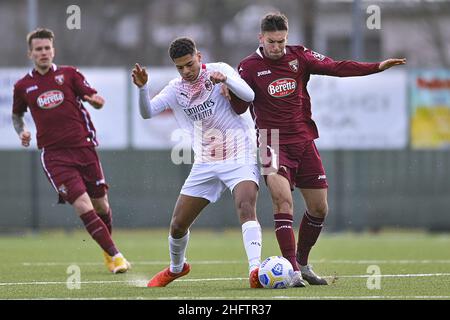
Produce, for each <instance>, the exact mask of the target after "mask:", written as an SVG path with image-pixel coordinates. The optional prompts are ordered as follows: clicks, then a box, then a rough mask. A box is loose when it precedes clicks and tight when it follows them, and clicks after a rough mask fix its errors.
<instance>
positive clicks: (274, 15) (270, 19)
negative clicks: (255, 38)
mask: <svg viewBox="0 0 450 320" xmlns="http://www.w3.org/2000/svg"><path fill="white" fill-rule="evenodd" d="M272 31H288V18H287V17H286V16H285V15H284V14H282V13H281V12H271V13H268V14H266V15H265V16H264V17H263V18H262V19H261V33H264V32H272Z"/></svg>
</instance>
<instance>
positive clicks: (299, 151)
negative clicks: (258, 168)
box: [263, 141, 328, 190]
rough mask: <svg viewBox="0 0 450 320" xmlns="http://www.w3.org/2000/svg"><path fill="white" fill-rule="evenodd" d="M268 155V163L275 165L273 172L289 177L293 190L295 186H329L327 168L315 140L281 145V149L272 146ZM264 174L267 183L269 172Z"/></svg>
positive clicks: (318, 187)
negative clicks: (323, 163) (324, 166)
mask: <svg viewBox="0 0 450 320" xmlns="http://www.w3.org/2000/svg"><path fill="white" fill-rule="evenodd" d="M277 151H278V152H277ZM267 156H268V158H269V161H268V162H267V161H266V163H270V165H271V166H273V171H272V172H273V173H275V172H276V173H278V174H279V175H281V176H283V177H285V178H286V179H288V181H289V184H290V187H291V190H294V187H297V188H304V189H326V188H328V183H327V177H326V175H325V169H324V168H323V165H322V160H321V159H320V154H319V151H318V150H317V148H316V144H315V143H314V141H307V142H302V143H297V144H284V145H280V146H279V150H276V149H275V148H273V147H271V148H270V149H269V148H268V153H267ZM266 159H267V158H266ZM263 172H264V169H263ZM266 172H269V171H266ZM263 176H264V180H265V181H266V183H267V174H264V173H263Z"/></svg>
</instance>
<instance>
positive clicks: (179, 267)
mask: <svg viewBox="0 0 450 320" xmlns="http://www.w3.org/2000/svg"><path fill="white" fill-rule="evenodd" d="M189 234H190V231H189V230H188V232H187V233H186V235H185V236H184V237H182V238H180V239H175V238H172V236H171V235H169V253H170V272H173V273H180V272H181V271H183V266H184V262H185V261H186V258H185V254H186V248H187V244H188V242H189Z"/></svg>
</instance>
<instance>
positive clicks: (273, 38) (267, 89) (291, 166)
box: [238, 13, 406, 287]
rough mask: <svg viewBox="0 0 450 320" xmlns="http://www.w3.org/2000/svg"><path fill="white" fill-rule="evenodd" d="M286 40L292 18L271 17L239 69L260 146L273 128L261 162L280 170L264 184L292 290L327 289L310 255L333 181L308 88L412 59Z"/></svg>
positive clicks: (266, 178) (321, 224)
mask: <svg viewBox="0 0 450 320" xmlns="http://www.w3.org/2000/svg"><path fill="white" fill-rule="evenodd" d="M287 37H288V19H287V18H286V16H285V15H283V14H281V13H270V14H267V15H266V16H265V17H264V18H263V19H262V20H261V34H260V35H259V40H260V46H259V48H258V49H257V50H256V52H255V53H253V54H252V55H250V56H248V57H246V58H245V59H244V60H242V61H241V62H240V64H239V66H238V71H239V74H240V75H241V77H242V78H243V79H244V80H245V81H246V82H247V83H248V84H249V85H250V87H251V88H252V89H253V91H254V92H255V99H254V101H253V105H252V114H253V116H254V119H255V122H256V126H257V128H258V130H259V134H260V141H261V138H262V136H261V134H262V133H263V132H265V131H266V130H267V154H265V151H266V148H265V147H264V148H262V145H260V152H261V158H262V162H263V164H268V163H270V165H271V166H274V167H273V169H274V170H273V172H272V173H273V174H271V173H268V171H266V172H265V173H264V179H265V181H266V184H267V186H268V189H269V190H270V194H271V196H272V202H273V208H274V220H275V234H276V237H277V241H278V244H279V246H280V249H281V252H282V254H283V256H284V257H285V258H286V259H288V260H289V261H290V262H291V264H292V266H293V268H294V270H295V271H296V272H295V276H294V279H293V284H292V285H293V286H295V287H303V286H305V283H304V281H303V280H302V278H303V279H304V280H306V281H307V282H308V283H309V284H310V285H326V284H327V282H326V280H325V279H323V278H321V277H319V276H318V275H316V274H315V273H314V272H313V270H312V268H311V265H309V264H308V255H309V253H310V251H311V248H312V247H313V246H314V244H315V243H316V241H317V238H318V237H319V234H320V232H321V230H322V226H323V222H324V219H325V216H326V215H327V212H328V203H327V187H328V184H327V180H326V175H325V170H324V168H323V166H322V161H321V159H320V155H319V152H318V151H317V148H316V146H315V144H314V139H317V138H318V137H319V135H318V131H317V127H316V125H315V123H314V121H313V120H312V118H311V103H310V98H309V94H308V91H307V89H306V85H307V83H308V80H309V78H310V75H311V74H322V75H328V76H338V77H350V76H364V75H369V74H372V73H376V72H380V71H383V70H386V69H388V68H390V67H392V66H395V65H401V64H405V63H406V60H405V59H388V60H385V61H383V62H380V63H361V62H356V61H333V60H332V59H330V58H328V57H325V56H323V55H321V54H319V53H316V52H314V51H312V50H310V49H308V48H305V47H303V46H299V45H293V46H291V45H287ZM338 111H339V110H337V112H338ZM262 129H265V130H264V131H262ZM274 130H277V131H274ZM275 132H277V133H278V135H279V145H276V144H277V141H276V138H275V136H273V138H274V139H273V140H274V141H271V139H272V135H273V134H274V133H275ZM263 149H264V150H263ZM265 169H266V170H270V169H269V168H265ZM294 187H297V188H299V189H300V192H301V194H302V196H303V199H304V201H305V205H306V209H307V210H306V212H305V213H304V215H303V218H302V221H301V223H300V228H299V231H298V243H297V248H296V244H295V236H294V232H293V230H292V222H293V200H292V191H293V190H294Z"/></svg>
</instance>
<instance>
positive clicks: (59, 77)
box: [55, 74, 64, 86]
mask: <svg viewBox="0 0 450 320" xmlns="http://www.w3.org/2000/svg"><path fill="white" fill-rule="evenodd" d="M55 81H56V83H57V84H59V85H60V86H62V85H63V83H64V75H63V74H58V75H57V76H55Z"/></svg>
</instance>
